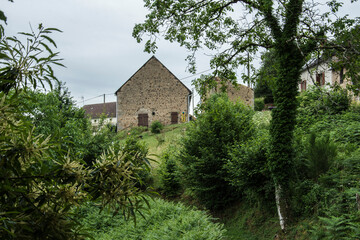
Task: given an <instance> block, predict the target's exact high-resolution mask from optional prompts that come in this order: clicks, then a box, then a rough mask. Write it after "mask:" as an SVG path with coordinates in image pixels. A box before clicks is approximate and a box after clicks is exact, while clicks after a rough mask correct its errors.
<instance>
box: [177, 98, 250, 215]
mask: <svg viewBox="0 0 360 240" xmlns="http://www.w3.org/2000/svg"><path fill="white" fill-rule="evenodd" d="M202 110H203V112H202V113H201V114H199V115H197V116H196V121H194V122H192V124H191V125H190V126H189V127H188V128H187V130H186V136H185V137H184V139H183V141H182V148H181V151H180V154H179V162H181V164H182V171H183V174H182V179H183V182H184V185H185V187H186V188H187V189H190V190H191V191H192V192H193V193H194V195H195V198H196V199H197V200H198V201H199V202H200V204H202V205H203V206H205V207H206V208H208V209H210V210H220V209H224V208H225V207H227V206H229V205H230V204H231V203H234V202H235V201H237V200H238V199H239V197H240V192H239V191H237V189H236V188H235V187H233V186H232V185H230V183H229V182H228V181H227V180H226V178H227V171H226V170H225V169H224V166H225V164H226V162H227V161H228V160H229V159H230V158H231V157H230V154H229V149H230V148H231V147H232V146H233V145H234V144H235V143H238V144H241V143H244V142H246V141H247V140H248V139H249V138H250V137H251V136H252V134H253V130H254V128H253V125H252V121H251V120H252V116H253V111H252V110H251V109H249V108H248V107H247V106H245V105H243V104H241V103H236V104H234V103H232V102H231V101H230V100H229V98H228V97H227V96H226V95H225V94H220V95H217V94H214V95H212V96H210V98H209V99H207V100H206V102H205V103H204V105H203V108H202Z"/></svg>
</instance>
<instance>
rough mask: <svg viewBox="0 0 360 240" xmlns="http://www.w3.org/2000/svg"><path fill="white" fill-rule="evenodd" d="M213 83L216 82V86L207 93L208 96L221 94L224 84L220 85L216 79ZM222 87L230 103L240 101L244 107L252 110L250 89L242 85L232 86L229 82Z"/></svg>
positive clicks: (252, 94) (252, 99) (252, 101)
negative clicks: (224, 88)
mask: <svg viewBox="0 0 360 240" xmlns="http://www.w3.org/2000/svg"><path fill="white" fill-rule="evenodd" d="M215 81H216V82H217V85H216V87H214V88H213V89H211V90H210V91H209V92H208V95H211V94H214V93H220V92H221V88H222V87H223V84H224V83H221V80H220V79H219V78H218V77H216V78H215ZM224 87H226V94H227V95H228V97H229V99H230V100H231V101H232V102H237V101H240V102H242V103H244V104H245V105H248V106H250V107H251V108H254V90H253V89H252V88H250V87H247V86H245V85H242V84H237V85H236V86H234V85H233V84H232V83H231V82H230V81H227V82H226V83H225V86H224ZM207 97H208V96H207Z"/></svg>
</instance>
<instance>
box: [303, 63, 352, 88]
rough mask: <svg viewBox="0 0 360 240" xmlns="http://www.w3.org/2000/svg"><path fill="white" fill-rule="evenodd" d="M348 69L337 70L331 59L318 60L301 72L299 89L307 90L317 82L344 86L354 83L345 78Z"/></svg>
mask: <svg viewBox="0 0 360 240" xmlns="http://www.w3.org/2000/svg"><path fill="white" fill-rule="evenodd" d="M345 73H346V69H344V68H342V69H341V70H340V71H335V70H334V69H333V68H331V66H330V60H322V59H320V60H316V61H314V62H313V63H311V64H309V65H308V66H306V67H305V68H303V70H302V72H301V76H300V78H301V81H300V84H299V91H305V90H306V89H308V88H309V87H311V86H314V85H315V84H316V85H318V86H326V85H330V86H332V85H335V84H338V85H339V86H340V87H342V88H346V85H347V84H352V83H351V81H350V80H349V79H346V78H345Z"/></svg>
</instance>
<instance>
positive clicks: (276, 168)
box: [269, 43, 302, 231]
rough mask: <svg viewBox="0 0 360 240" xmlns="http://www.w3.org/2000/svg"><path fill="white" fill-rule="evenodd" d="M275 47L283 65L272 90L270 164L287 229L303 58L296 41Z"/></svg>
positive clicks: (276, 195) (280, 217)
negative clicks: (297, 99) (297, 100)
mask: <svg viewBox="0 0 360 240" xmlns="http://www.w3.org/2000/svg"><path fill="white" fill-rule="evenodd" d="M276 50H277V54H278V59H279V66H280V69H279V76H278V78H277V79H276V84H275V85H276V87H275V89H274V92H273V95H274V102H275V106H276V108H274V109H273V110H272V120H271V126H270V133H271V148H270V158H269V167H270V171H271V173H272V177H273V179H274V183H275V199H276V205H277V209H278V214H279V221H280V226H281V229H282V230H284V231H286V227H287V225H288V221H289V220H290V213H291V209H290V206H289V204H288V203H289V199H288V198H289V196H290V194H289V190H290V187H289V184H290V181H291V178H292V176H293V175H294V174H293V170H294V164H293V153H294V151H293V146H292V142H293V130H294V128H295V124H296V107H297V103H296V96H297V93H298V82H299V78H300V69H301V66H302V58H301V55H300V53H299V52H298V49H297V47H296V45H295V44H293V43H283V44H282V45H281V46H278V48H277V49H276Z"/></svg>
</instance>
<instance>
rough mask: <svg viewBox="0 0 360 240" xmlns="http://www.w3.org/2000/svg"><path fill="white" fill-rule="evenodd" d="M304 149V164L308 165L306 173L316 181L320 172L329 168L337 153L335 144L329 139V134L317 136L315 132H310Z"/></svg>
mask: <svg viewBox="0 0 360 240" xmlns="http://www.w3.org/2000/svg"><path fill="white" fill-rule="evenodd" d="M306 150H307V152H306V157H307V158H306V163H305V164H306V165H307V167H308V175H309V177H310V178H311V179H313V180H315V181H317V179H318V178H319V176H320V175H321V174H324V173H326V172H327V171H328V170H329V169H330V166H331V164H332V163H333V161H334V159H335V157H336V155H337V149H336V145H335V144H334V143H333V142H332V141H331V140H330V139H329V136H324V137H320V138H319V137H316V135H315V133H311V134H310V136H309V138H308V146H307V149H306Z"/></svg>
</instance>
